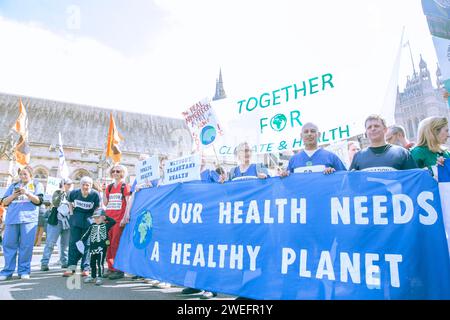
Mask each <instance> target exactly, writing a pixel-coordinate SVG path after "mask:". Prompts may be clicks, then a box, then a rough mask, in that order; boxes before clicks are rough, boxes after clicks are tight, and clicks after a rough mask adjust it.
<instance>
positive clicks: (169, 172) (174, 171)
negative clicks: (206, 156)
mask: <svg viewBox="0 0 450 320" xmlns="http://www.w3.org/2000/svg"><path fill="white" fill-rule="evenodd" d="M193 180H201V178H200V156H199V155H198V154H196V155H192V156H188V157H183V158H178V159H174V160H167V161H166V162H165V165H164V180H163V182H164V183H163V184H172V183H177V182H187V181H193Z"/></svg>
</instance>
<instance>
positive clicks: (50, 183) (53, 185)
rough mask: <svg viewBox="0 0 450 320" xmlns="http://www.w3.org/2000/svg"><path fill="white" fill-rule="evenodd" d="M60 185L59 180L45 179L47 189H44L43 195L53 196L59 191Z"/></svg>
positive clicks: (53, 178)
mask: <svg viewBox="0 0 450 320" xmlns="http://www.w3.org/2000/svg"><path fill="white" fill-rule="evenodd" d="M60 183H61V179H60V178H55V177H48V178H47V188H46V189H45V193H46V194H49V195H53V193H55V191H56V190H59V184H60Z"/></svg>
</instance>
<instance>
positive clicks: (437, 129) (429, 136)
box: [411, 117, 450, 171]
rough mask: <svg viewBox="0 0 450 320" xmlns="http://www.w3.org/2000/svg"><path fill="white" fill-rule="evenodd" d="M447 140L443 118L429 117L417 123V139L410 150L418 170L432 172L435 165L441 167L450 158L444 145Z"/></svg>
mask: <svg viewBox="0 0 450 320" xmlns="http://www.w3.org/2000/svg"><path fill="white" fill-rule="evenodd" d="M448 138H449V129H448V120H447V118H445V117H429V118H426V119H424V120H422V121H421V122H420V123H419V139H418V141H417V145H416V147H415V148H414V149H412V150H411V154H412V157H413V159H414V160H415V161H416V163H417V165H418V166H419V168H425V167H426V168H428V169H430V170H431V171H432V167H433V166H435V165H443V164H444V159H448V158H450V152H449V151H448V149H447V147H446V146H444V144H445V143H446V142H447V139H448Z"/></svg>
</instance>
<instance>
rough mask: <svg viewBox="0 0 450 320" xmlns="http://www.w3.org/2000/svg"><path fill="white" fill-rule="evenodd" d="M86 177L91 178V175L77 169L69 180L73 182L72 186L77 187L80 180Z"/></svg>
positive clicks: (86, 171)
mask: <svg viewBox="0 0 450 320" xmlns="http://www.w3.org/2000/svg"><path fill="white" fill-rule="evenodd" d="M86 176H88V177H91V178H92V174H91V173H90V172H89V171H88V170H86V169H78V170H75V171H74V172H73V173H72V176H71V179H72V181H73V182H74V184H75V185H76V186H78V185H79V183H80V180H81V178H83V177H86Z"/></svg>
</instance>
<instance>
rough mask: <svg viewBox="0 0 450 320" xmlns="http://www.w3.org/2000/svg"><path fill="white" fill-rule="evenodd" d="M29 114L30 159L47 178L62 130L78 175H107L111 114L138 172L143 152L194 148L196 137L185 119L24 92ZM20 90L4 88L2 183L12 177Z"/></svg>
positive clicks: (125, 158)
mask: <svg viewBox="0 0 450 320" xmlns="http://www.w3.org/2000/svg"><path fill="white" fill-rule="evenodd" d="M21 98H22V102H23V104H24V106H25V109H26V111H27V114H28V128H29V143H30V149H31V161H30V165H31V166H32V167H33V168H34V170H35V172H34V173H35V177H36V178H37V179H39V180H40V181H42V182H44V184H45V182H46V180H47V177H48V176H49V175H50V176H53V177H56V176H57V170H58V154H57V151H56V148H55V147H56V145H57V144H58V132H61V134H62V139H63V147H64V153H65V157H66V162H67V164H68V166H69V170H70V172H71V178H72V179H73V180H79V179H80V177H82V176H84V175H88V176H91V177H92V178H93V179H102V178H103V179H104V178H105V177H106V176H107V175H106V170H105V169H107V168H108V167H109V166H110V165H111V163H110V162H109V160H108V159H105V150H106V139H107V135H108V127H109V114H110V112H112V114H113V117H114V120H115V123H116V126H117V128H118V131H119V132H120V134H121V135H122V136H123V137H124V139H125V140H124V141H122V142H121V143H120V148H121V150H122V161H121V163H122V164H124V165H125V166H126V167H127V168H128V171H129V174H130V176H131V177H133V176H134V165H135V163H136V162H137V160H138V157H139V154H141V153H148V154H150V155H155V154H167V155H168V156H169V157H176V156H180V155H183V154H189V153H190V151H191V146H192V140H191V135H190V133H189V130H188V128H187V127H186V125H185V122H184V120H182V119H173V118H166V117H160V116H154V115H148V114H139V113H132V112H125V111H119V110H111V109H103V108H97V107H93V106H84V105H78V104H73V103H66V102H59V101H52V100H45V99H38V98H31V97H23V96H22V97H21ZM18 101H19V96H17V95H11V94H3V93H0V115H1V117H0V153H1V154H0V157H1V158H0V187H2V186H3V187H5V186H6V185H7V184H8V183H9V182H10V181H11V175H10V174H9V172H8V171H10V170H11V169H12V168H11V163H12V161H10V158H11V153H10V152H8V149H10V147H11V146H10V145H11V143H12V142H13V141H14V140H15V137H13V136H11V135H10V129H11V127H12V126H13V125H14V123H15V121H16V119H17V117H18V115H19V111H18V110H19V108H18Z"/></svg>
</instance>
